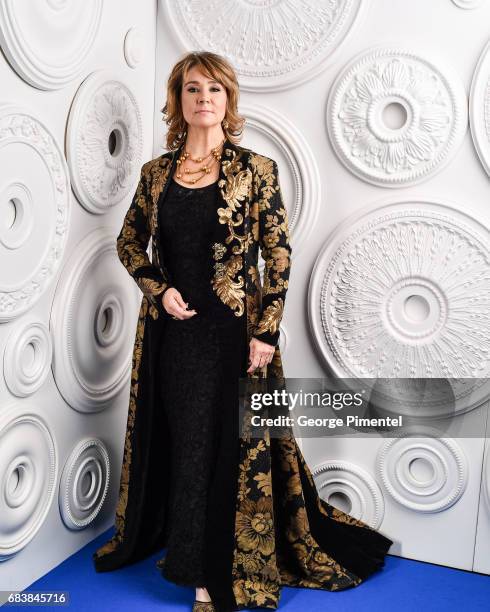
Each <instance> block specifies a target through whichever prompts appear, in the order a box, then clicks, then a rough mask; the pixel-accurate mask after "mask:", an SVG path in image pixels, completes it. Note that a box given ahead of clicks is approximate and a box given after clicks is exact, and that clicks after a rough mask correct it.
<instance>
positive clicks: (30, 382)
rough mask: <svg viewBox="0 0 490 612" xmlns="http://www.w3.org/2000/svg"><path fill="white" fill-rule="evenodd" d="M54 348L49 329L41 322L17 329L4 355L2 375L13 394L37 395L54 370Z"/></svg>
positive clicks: (6, 346) (28, 323) (10, 337)
mask: <svg viewBox="0 0 490 612" xmlns="http://www.w3.org/2000/svg"><path fill="white" fill-rule="evenodd" d="M52 354H53V345H52V342H51V336H50V335H49V330H48V328H47V327H46V326H45V325H44V324H43V323H41V322H40V321H29V322H23V325H18V326H17V327H14V329H13V330H12V332H11V333H10V335H9V337H8V338H7V340H6V344H5V350H4V353H3V375H4V377H5V382H6V384H7V386H8V388H9V390H10V392H11V393H13V394H14V395H17V396H18V397H26V396H28V395H31V394H32V393H35V392H36V391H37V390H38V389H39V388H40V387H41V386H42V384H43V383H44V381H45V380H46V378H47V376H48V374H49V371H50V369H51V359H52Z"/></svg>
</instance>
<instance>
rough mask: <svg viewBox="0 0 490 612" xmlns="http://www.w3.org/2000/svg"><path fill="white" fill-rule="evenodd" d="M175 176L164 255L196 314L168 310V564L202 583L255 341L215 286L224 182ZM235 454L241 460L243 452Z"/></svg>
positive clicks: (174, 573) (172, 573) (164, 379)
mask: <svg viewBox="0 0 490 612" xmlns="http://www.w3.org/2000/svg"><path fill="white" fill-rule="evenodd" d="M170 180H171V183H170V185H169V188H168V191H167V194H166V197H165V199H164V201H163V203H162V206H161V209H160V211H159V215H160V219H159V225H160V232H161V244H162V248H163V256H164V260H165V265H166V267H167V269H168V271H169V274H170V279H171V281H172V286H174V287H175V288H176V289H178V290H179V291H180V293H181V294H182V297H183V299H184V301H185V302H188V303H189V306H188V308H189V310H192V309H193V308H194V309H195V310H196V311H197V314H196V315H194V316H193V317H191V318H189V319H184V320H175V319H172V318H171V317H169V318H168V320H167V322H166V325H165V331H164V333H163V337H162V342H161V347H160V359H159V372H160V385H159V386H160V398H161V406H162V409H163V410H164V411H165V415H166V419H167V422H168V426H169V434H170V440H169V443H170V444H171V462H170V463H171V471H172V473H171V485H170V495H169V520H168V521H167V523H166V525H167V536H168V539H167V543H168V545H167V552H166V556H165V559H164V561H163V562H162V564H161V571H162V575H163V576H164V577H165V578H167V579H168V580H170V581H172V582H174V583H176V584H180V585H183V586H194V587H198V586H205V584H206V581H205V575H204V529H205V518H206V510H207V508H206V502H207V496H208V492H209V490H210V487H211V486H212V482H213V475H214V473H215V461H216V456H217V449H218V445H219V443H220V438H219V436H220V432H221V430H222V428H223V419H224V418H226V416H227V415H229V411H230V410H233V409H235V407H234V403H233V402H234V398H236V402H237V406H238V379H239V377H240V376H246V369H247V367H248V364H247V361H248V346H247V343H246V317H245V315H242V316H241V317H237V316H235V314H234V313H233V311H232V310H231V309H230V308H229V307H228V306H226V305H225V304H223V303H222V302H221V300H220V299H219V298H218V296H217V295H216V294H215V292H214V291H213V289H212V286H211V279H212V276H213V272H214V269H213V263H214V261H213V258H212V249H211V244H210V241H211V236H212V232H213V227H214V224H216V223H218V214H217V207H218V206H219V205H220V203H219V202H220V201H221V200H220V199H219V198H218V185H217V181H216V182H215V183H212V184H211V185H207V186H205V187H200V188H189V187H183V186H181V185H180V184H179V183H177V182H176V181H174V179H173V178H171V179H170ZM225 381H226V385H225ZM230 384H231V388H232V390H233V394H232V395H230V394H229V393H230V391H229V390H230ZM225 388H226V393H225ZM227 411H228V412H227ZM230 460H236V461H238V456H237V457H231V458H230Z"/></svg>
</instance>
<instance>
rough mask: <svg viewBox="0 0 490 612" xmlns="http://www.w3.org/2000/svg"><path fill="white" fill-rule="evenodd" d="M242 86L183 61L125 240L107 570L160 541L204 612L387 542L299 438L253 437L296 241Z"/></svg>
mask: <svg viewBox="0 0 490 612" xmlns="http://www.w3.org/2000/svg"><path fill="white" fill-rule="evenodd" d="M238 97H239V89H238V82H237V78H236V74H235V72H234V70H233V68H232V66H231V65H230V64H229V63H228V62H227V61H226V60H225V59H224V58H223V57H221V56H219V55H216V54H214V53H210V52H196V53H188V54H186V55H185V56H184V57H183V58H182V59H181V60H180V61H179V62H177V64H176V65H175V66H174V68H173V70H172V72H171V74H170V77H169V80H168V84H167V102H166V105H165V107H164V109H163V112H164V115H165V119H166V122H167V124H168V126H169V129H168V133H167V149H169V152H168V153H164V154H163V155H161V156H160V157H157V158H156V159H154V160H151V161H149V162H147V163H146V164H144V165H143V168H142V172H141V178H140V182H139V184H138V187H137V190H136V193H135V195H134V198H133V201H132V203H131V206H130V207H129V210H128V212H127V213H126V217H125V219H124V224H123V227H122V229H121V232H120V234H119V237H118V240H117V247H118V255H119V258H120V260H121V262H122V263H123V264H124V266H125V267H126V269H127V270H128V272H129V273H130V274H131V276H132V277H133V278H134V280H135V281H136V283H137V284H138V286H139V287H140V289H141V290H142V292H143V298H142V303H141V308H140V314H139V318H138V324H137V330H136V338H135V347H134V352H133V368H132V379H131V392H130V403H129V412H128V421H127V430H126V440H125V446H124V457H123V465H122V471H121V480H120V490H119V501H118V504H117V508H116V533H115V535H114V537H113V538H112V539H111V540H110V541H109V542H107V543H106V544H105V545H104V546H102V547H101V548H99V549H98V550H97V551H96V552H95V553H94V555H93V558H94V563H95V568H96V570H97V571H101V572H102V571H110V570H113V569H116V568H118V567H122V566H124V565H127V564H130V563H133V562H135V561H137V560H140V559H144V558H146V557H148V556H149V555H150V554H152V553H154V552H156V551H158V550H159V549H161V548H164V547H165V548H166V549H167V551H166V555H165V557H164V558H163V559H162V560H160V561H158V563H157V566H158V567H159V568H160V569H161V572H162V575H163V576H164V577H165V578H166V579H168V580H170V581H172V582H174V583H176V584H180V585H182V586H191V587H194V588H195V589H196V601H195V602H194V606H193V610H194V612H197V611H198V610H199V611H200V612H212V611H214V610H216V612H229V611H232V610H236V609H243V608H256V607H265V608H272V609H275V608H277V607H278V603H279V597H280V587H281V586H282V585H288V586H298V587H307V588H316V589H326V590H330V591H334V590H341V589H345V588H349V587H352V586H357V585H358V584H360V583H361V582H362V581H363V580H364V579H365V578H367V577H368V576H369V575H370V574H372V573H373V572H375V571H376V570H378V569H379V568H380V567H382V566H383V565H384V557H385V555H386V552H387V551H388V549H389V547H390V546H391V544H392V540H390V539H389V538H387V537H386V536H384V535H382V534H381V533H379V532H377V531H375V530H374V529H373V528H371V527H370V526H368V525H367V524H365V523H363V522H362V521H360V520H357V519H355V518H354V517H352V516H350V515H348V514H346V513H344V512H342V511H340V510H338V509H337V508H335V507H334V506H331V505H330V504H328V503H327V502H325V501H323V500H321V498H320V497H319V496H318V494H317V491H316V488H315V484H314V482H313V479H312V476H311V473H310V470H309V469H308V466H307V465H306V463H305V461H304V459H303V457H302V454H301V451H300V450H299V448H298V446H297V445H296V441H295V439H294V437H293V435H292V433H291V434H290V435H289V436H284V437H282V438H281V439H272V438H270V437H269V435H265V436H264V437H263V438H258V437H255V438H252V437H250V436H249V435H246V433H242V434H241V435H240V431H239V424H238V420H239V419H238V412H239V410H238V407H239V402H238V396H239V384H238V383H239V378H240V377H242V378H248V379H249V380H250V379H253V380H255V379H258V380H263V379H265V378H266V377H271V378H279V379H280V378H281V377H282V376H283V368H282V360H281V352H280V349H279V346H278V339H279V325H280V322H281V319H282V315H283V311H284V305H285V298H286V292H287V289H288V282H289V273H290V268H291V252H292V250H291V246H290V243H289V229H288V221H287V214H286V209H285V206H284V203H283V200H282V196H281V190H280V185H279V177H278V169H277V164H276V162H275V161H274V160H272V159H270V158H267V157H265V156H263V155H260V154H258V153H255V152H254V151H252V150H250V149H246V148H244V147H241V146H240V145H239V144H238V141H239V136H240V135H241V132H242V129H243V124H244V119H243V118H241V117H240V116H239V114H238V111H237V105H238ZM149 241H150V242H151V247H152V249H151V253H152V255H151V257H152V260H151V261H150V259H149V257H148V255H147V253H146V248H147V245H148V242H149ZM259 249H260V252H261V255H262V257H263V259H264V260H265V270H264V281H263V284H261V279H260V275H259V271H258V252H259Z"/></svg>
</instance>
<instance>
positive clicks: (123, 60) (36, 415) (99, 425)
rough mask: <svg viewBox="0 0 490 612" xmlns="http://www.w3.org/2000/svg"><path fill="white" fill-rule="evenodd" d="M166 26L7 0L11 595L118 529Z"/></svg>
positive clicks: (38, 0) (0, 409) (92, 5)
mask: <svg viewBox="0 0 490 612" xmlns="http://www.w3.org/2000/svg"><path fill="white" fill-rule="evenodd" d="M155 19H156V0H155V1H154V2H144V3H139V4H138V3H135V2H130V1H129V0H118V1H116V0H83V1H75V0H0V46H1V51H2V53H0V83H1V88H0V165H1V168H2V171H1V172H0V358H1V372H2V377H1V380H0V482H1V483H2V487H3V489H2V493H1V495H0V498H1V500H0V561H5V562H4V563H0V585H1V587H0V590H5V589H11V590H23V589H25V588H26V587H28V586H29V585H30V584H32V583H33V582H34V581H35V580H36V579H38V578H39V577H41V576H43V575H44V574H46V573H48V572H49V571H50V570H51V569H52V568H54V567H56V566H58V565H59V564H60V563H61V562H62V561H63V560H64V559H66V558H67V557H68V556H69V555H70V554H72V553H74V552H76V551H78V550H79V549H80V548H81V547H82V546H83V545H84V544H86V543H88V542H90V541H91V540H92V539H93V537H94V536H95V535H98V534H99V533H102V532H103V531H106V530H107V529H108V528H109V527H110V526H111V525H112V524H113V522H114V504H115V496H116V494H117V490H118V484H119V476H120V474H119V468H116V469H115V470H113V469H112V466H113V465H114V466H120V465H121V458H122V453H123V448H124V431H125V426H126V421H127V410H128V401H129V397H128V396H129V377H130V374H131V356H132V348H133V342H134V337H135V331H136V322H137V316H138V309H139V306H140V303H141V293H140V291H139V289H137V287H136V285H135V283H134V282H133V280H132V279H131V277H130V276H129V275H128V274H127V272H126V270H125V269H124V267H123V266H122V264H121V262H120V261H119V259H118V257H117V253H116V237H117V235H118V233H119V231H120V229H121V225H122V220H123V217H124V215H125V213H126V211H127V208H128V206H129V204H130V202H131V198H132V196H133V194H134V191H135V189H136V186H137V182H138V179H139V171H140V168H141V165H142V164H143V162H144V161H146V160H148V159H150V158H151V157H152V142H151V129H152V119H153V110H154V109H153V99H152V98H153V94H154V83H155ZM67 160H69V164H68V161H67ZM72 179H73V185H72V184H71V180H72ZM100 215H103V223H101V216H100ZM72 408H73V409H72ZM58 466H61V467H60V468H59V467H58ZM110 468H111V469H110ZM55 495H56V497H57V500H54V496H55ZM53 502H56V503H53ZM53 542H57V543H59V546H53ZM20 551H22V554H17V553H18V552H20ZM0 605H1V604H0Z"/></svg>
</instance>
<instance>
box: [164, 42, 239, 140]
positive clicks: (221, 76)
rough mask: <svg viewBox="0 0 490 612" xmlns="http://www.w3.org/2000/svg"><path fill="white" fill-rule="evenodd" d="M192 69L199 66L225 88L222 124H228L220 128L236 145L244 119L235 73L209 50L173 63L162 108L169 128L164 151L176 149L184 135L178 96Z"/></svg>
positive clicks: (222, 58)
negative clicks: (239, 112) (239, 107)
mask: <svg viewBox="0 0 490 612" xmlns="http://www.w3.org/2000/svg"><path fill="white" fill-rule="evenodd" d="M194 66H198V67H199V69H200V70H201V72H202V73H203V74H204V75H205V76H207V77H208V78H210V79H214V80H215V81H218V83H220V84H221V85H222V86H223V87H224V88H225V89H226V94H227V100H226V112H225V116H224V119H223V122H224V121H225V120H226V121H227V123H228V125H227V127H224V126H223V123H222V124H221V127H222V128H223V131H224V133H225V136H226V137H227V138H228V140H229V141H230V142H232V143H233V144H238V143H239V142H240V140H241V136H242V132H243V127H244V124H245V117H242V116H241V115H239V114H238V108H237V106H238V98H239V93H240V90H239V87H238V79H237V77H236V74H235V70H234V69H233V67H232V65H231V64H230V63H229V62H228V61H227V60H226V59H225V58H224V57H222V56H221V55H217V54H216V53H211V52H210V51H192V52H190V53H186V54H185V55H184V56H183V57H182V58H181V59H180V60H179V61H178V62H177V63H176V64H175V66H174V67H173V69H172V72H171V73H170V76H169V78H168V81H167V101H166V103H165V106H164V107H163V108H162V109H161V112H162V113H163V118H162V121H165V123H166V124H167V125H168V132H167V135H166V147H167V149H168V150H170V151H172V150H174V149H178V148H179V146H180V145H181V144H182V143H183V142H184V141H185V138H186V135H187V122H186V120H185V119H184V115H183V113H182V105H181V93H182V84H183V83H184V78H185V75H186V73H187V71H188V70H189V69H190V68H193V67H194Z"/></svg>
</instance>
